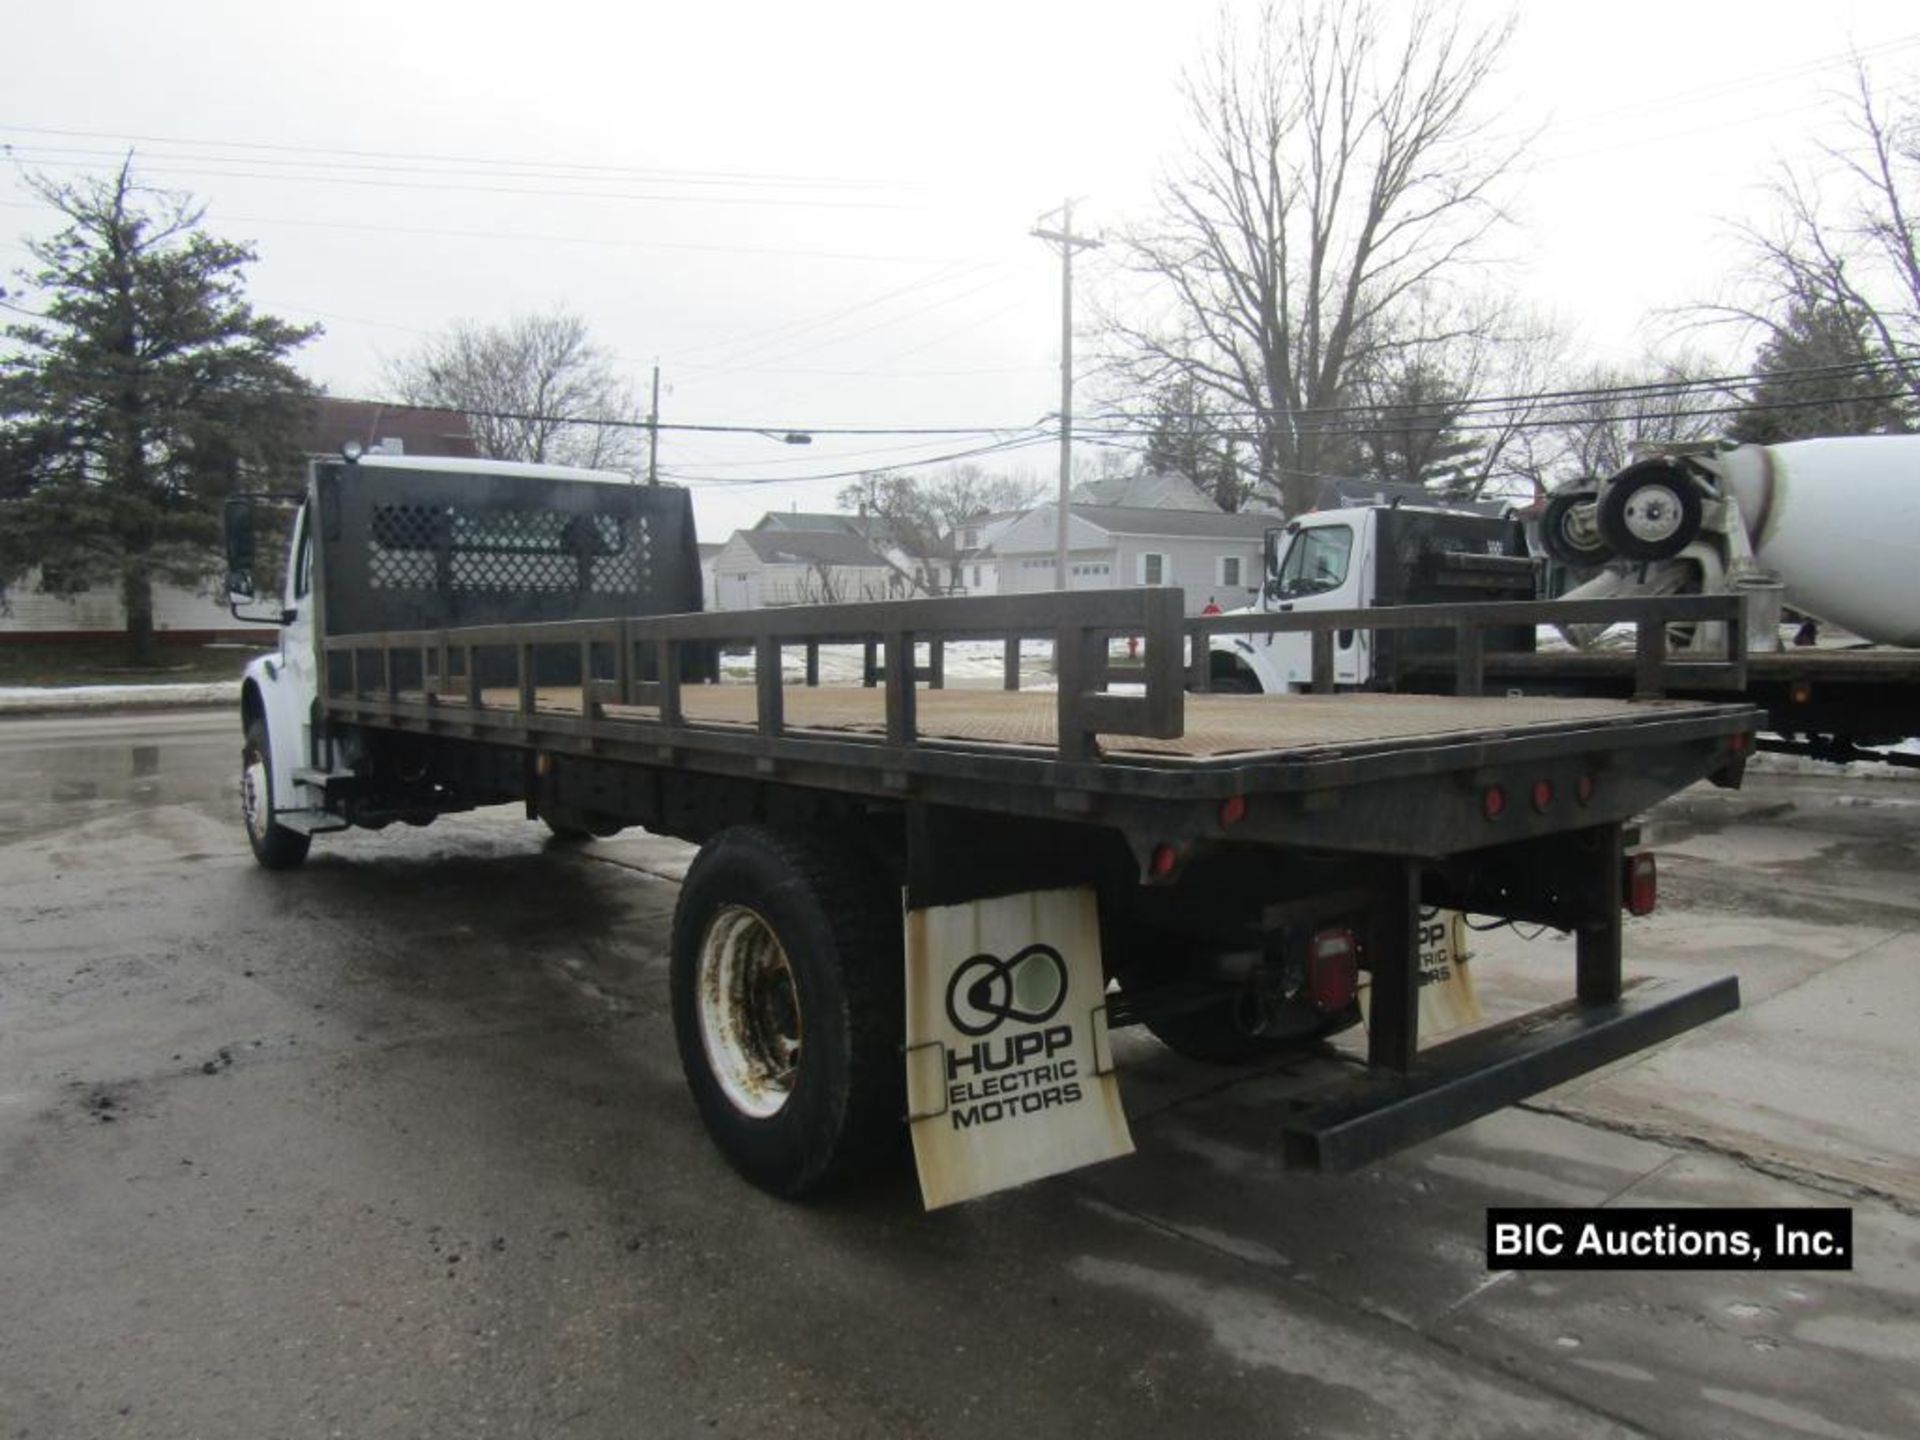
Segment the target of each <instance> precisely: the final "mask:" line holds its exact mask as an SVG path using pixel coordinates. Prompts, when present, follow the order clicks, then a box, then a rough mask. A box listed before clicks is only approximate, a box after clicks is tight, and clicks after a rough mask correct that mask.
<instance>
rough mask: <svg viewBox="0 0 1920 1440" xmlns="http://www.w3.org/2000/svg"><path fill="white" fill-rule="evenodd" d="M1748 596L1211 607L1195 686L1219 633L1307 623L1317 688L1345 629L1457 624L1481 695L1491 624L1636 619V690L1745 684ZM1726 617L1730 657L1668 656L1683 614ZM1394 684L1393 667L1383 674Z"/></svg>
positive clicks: (1196, 638)
mask: <svg viewBox="0 0 1920 1440" xmlns="http://www.w3.org/2000/svg"><path fill="white" fill-rule="evenodd" d="M1745 603H1746V602H1745V598H1744V597H1742V596H1739V595H1669V596H1661V597H1657V598H1639V597H1636V598H1622V599H1610V600H1546V601H1536V600H1518V601H1504V602H1494V603H1486V602H1473V603H1468V604H1459V605H1397V606H1383V607H1379V608H1375V609H1367V610H1308V611H1295V612H1288V613H1282V614H1273V615H1208V616H1203V617H1201V618H1199V619H1195V620H1189V621H1187V622H1186V633H1187V634H1188V635H1189V636H1190V637H1192V639H1193V642H1194V651H1195V656H1194V662H1193V665H1192V674H1191V677H1190V678H1191V681H1192V686H1193V688H1194V689H1195V690H1199V691H1206V690H1209V689H1211V688H1212V673H1211V671H1212V667H1211V665H1210V664H1209V663H1208V661H1207V638H1208V637H1209V636H1213V635H1272V634H1283V633H1295V632H1299V631H1303V630H1304V631H1308V632H1310V633H1311V634H1312V637H1313V661H1312V688H1313V690H1314V691H1315V692H1317V693H1326V692H1329V691H1331V690H1332V689H1333V688H1334V680H1333V641H1334V635H1335V633H1336V632H1337V631H1340V630H1451V631H1452V632H1453V635H1454V693H1455V694H1459V695H1480V694H1484V693H1485V688H1486V643H1485V641H1486V635H1485V632H1486V630H1487V629H1489V628H1491V627H1496V626H1510V625H1598V626H1609V625H1619V624H1630V625H1632V626H1633V627H1634V695H1635V698H1637V699H1657V698H1658V697H1660V696H1661V695H1663V694H1665V693H1666V691H1667V690H1669V689H1671V688H1674V687H1676V686H1678V685H1682V684H1686V685H1690V686H1693V687H1695V688H1701V689H1715V690H1728V691H1738V690H1741V689H1744V688H1745V686H1746V683H1747V632H1746V627H1745V624H1744V619H1743V617H1744V613H1745V611H1744V606H1745ZM1713 621H1720V622H1723V623H1724V624H1725V625H1726V635H1727V647H1726V656H1725V658H1724V659H1720V660H1704V661H1702V660H1689V661H1685V662H1675V661H1670V660H1669V659H1668V658H1667V627H1668V626H1669V625H1672V624H1676V623H1688V622H1693V623H1710V622H1713ZM1383 678H1384V679H1386V680H1387V681H1388V682H1389V683H1391V682H1392V680H1393V678H1394V677H1392V676H1387V677H1383Z"/></svg>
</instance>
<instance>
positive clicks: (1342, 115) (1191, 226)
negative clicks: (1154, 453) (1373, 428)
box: [1111, 0, 1517, 510]
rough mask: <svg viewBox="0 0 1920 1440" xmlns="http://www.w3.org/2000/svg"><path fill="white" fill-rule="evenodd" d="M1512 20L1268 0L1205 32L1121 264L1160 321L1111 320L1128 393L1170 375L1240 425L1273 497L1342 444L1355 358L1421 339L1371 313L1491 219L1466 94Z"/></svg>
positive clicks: (1485, 144)
mask: <svg viewBox="0 0 1920 1440" xmlns="http://www.w3.org/2000/svg"><path fill="white" fill-rule="evenodd" d="M1511 30H1512V22H1511V21H1510V20H1509V21H1507V22H1506V23H1504V24H1499V25H1495V26H1492V27H1490V28H1487V29H1484V30H1479V31H1468V30H1467V29H1465V28H1463V25H1462V22H1461V21H1460V19H1459V17H1458V16H1457V15H1456V14H1455V13H1454V12H1452V11H1451V10H1446V9H1442V8H1440V7H1439V6H1438V5H1436V4H1435V3H1431V0H1418V3H1416V4H1415V5H1413V6H1412V8H1411V9H1409V10H1407V11H1406V12H1404V13H1403V14H1402V13H1399V12H1396V13H1395V14H1394V15H1393V16H1391V17H1390V16H1389V15H1388V14H1386V13H1383V9H1382V8H1381V7H1376V6H1375V5H1374V4H1373V3H1372V0H1275V3H1273V4H1270V5H1269V6H1268V7H1267V8H1266V9H1265V10H1264V11H1263V12H1262V14H1261V18H1260V21H1259V28H1258V31H1257V33H1255V34H1253V35H1251V36H1246V35H1243V34H1240V33H1238V32H1237V31H1236V30H1235V29H1234V27H1233V26H1232V24H1231V22H1229V21H1227V20H1225V19H1223V20H1222V32H1221V37H1220V39H1219V41H1218V42H1217V44H1216V47H1215V48H1214V50H1213V52H1212V53H1211V55H1210V56H1209V57H1208V59H1207V61H1206V62H1205V64H1204V66H1203V67H1202V68H1201V69H1200V70H1198V71H1197V72H1195V73H1192V74H1190V75H1189V76H1188V77H1187V79H1186V80H1185V82H1184V92H1185V98H1186V101H1187V107H1188V111H1189V116H1190V119H1191V122H1192V125H1193V128H1194V132H1195V136H1196V140H1197V148H1196V149H1195V151H1194V153H1193V154H1192V155H1190V156H1189V157H1188V158H1187V159H1186V160H1185V161H1184V162H1183V163H1182V164H1181V165H1180V166H1179V168H1178V169H1176V170H1175V171H1174V172H1172V173H1170V174H1169V175H1168V176H1167V177H1166V178H1165V179H1164V180H1163V181H1162V184H1161V194H1160V201H1161V203H1160V214H1159V216H1158V218H1157V219H1156V220H1155V221H1154V222H1152V223H1150V224H1147V225H1143V226H1140V227H1137V228H1136V229H1134V230H1133V231H1132V232H1131V233H1130V234H1129V235H1128V236H1127V237H1126V238H1125V241H1124V244H1123V246H1122V255H1123V260H1124V263H1126V264H1127V265H1128V267H1129V268H1130V269H1131V270H1132V271H1134V272H1136V273H1137V274H1140V275H1143V276H1146V277H1148V278H1149V279H1150V280H1152V281H1154V282H1157V284H1158V285H1159V286H1160V287H1163V288H1164V291H1165V292H1166V293H1168V294H1169V295H1170V311H1171V313H1170V316H1169V317H1168V318H1167V320H1166V321H1164V322H1162V323H1154V322H1146V323H1139V322H1127V321H1123V320H1115V321H1113V322H1111V328H1112V331H1113V336H1114V339H1115V340H1116V342H1117V348H1118V349H1119V351H1120V352H1121V353H1122V355H1124V356H1125V357H1126V360H1127V369H1128V371H1129V373H1130V374H1131V375H1132V377H1133V378H1134V380H1135V381H1136V382H1137V383H1138V384H1139V385H1140V387H1141V388H1143V389H1147V390H1152V389H1156V388H1158V387H1159V386H1160V385H1162V384H1164V383H1166V382H1167V381H1168V380H1170V379H1172V378H1175V377H1180V376H1185V377H1190V378H1192V379H1193V380H1194V381H1196V382H1197V383H1198V384H1200V385H1201V386H1203V387H1205V388H1206V389H1207V390H1209V391H1211V392H1212V393H1213V394H1215V395H1217V396H1218V397H1219V398H1220V400H1221V401H1222V402H1224V405H1225V407H1226V408H1227V409H1228V410H1229V411H1231V412H1233V413H1234V414H1236V415H1238V416H1244V417H1246V421H1247V424H1248V427H1249V430H1250V432H1251V438H1252V440H1253V442H1254V449H1255V457H1254V469H1255V474H1256V475H1257V477H1258V481H1259V483H1260V484H1261V485H1262V486H1265V487H1268V488H1271V489H1274V490H1277V491H1278V492H1279V494H1280V497H1281V500H1282V504H1283V506H1284V507H1285V508H1286V509H1288V510H1296V509H1298V508H1300V506H1301V505H1303V504H1304V503H1305V502H1306V499H1307V496H1308V494H1309V493H1310V491H1311V489H1312V486H1313V484H1314V482H1315V480H1316V479H1317V478H1318V476H1319V474H1321V473H1324V472H1325V471H1327V470H1328V469H1329V468H1330V467H1332V466H1334V465H1337V464H1340V463H1342V462H1343V461H1344V460H1346V459H1348V458H1350V456H1351V453H1352V451H1351V445H1350V444H1347V443H1345V437H1343V436H1342V435H1341V434H1340V430H1339V426H1338V424H1337V423H1335V420H1334V417H1335V415H1336V414H1337V411H1338V407H1340V406H1342V405H1343V404H1344V403H1345V402H1346V401H1347V400H1348V398H1349V390H1350V388H1351V382H1352V380H1353V376H1354V371H1355V369H1356V367H1357V366H1361V365H1364V364H1366V363H1368V362H1369V361H1370V360H1373V359H1375V358H1376V356H1377V354H1378V352H1380V351H1381V350H1383V349H1385V348H1389V347H1399V348H1419V347H1422V346H1425V345H1428V344H1431V343H1434V342H1436V341H1438V340H1441V339H1444V338H1445V337H1444V336H1441V335H1431V334H1407V333H1405V332H1404V331H1396V330H1395V329H1394V328H1393V327H1390V326H1388V325H1386V324H1385V323H1384V322H1385V320H1386V318H1387V317H1388V316H1390V315H1391V314H1393V313H1394V312H1395V310H1396V309H1397V308H1399V307H1401V306H1402V305H1404V304H1405V303H1406V302H1408V300H1409V299H1410V297H1412V296H1414V295H1416V294H1418V293H1419V292H1421V291H1422V290H1423V289H1426V288H1429V287H1431V286H1433V285H1434V284H1435V283H1436V282H1437V281H1440V280H1442V279H1444V278H1446V277H1447V276H1449V275H1451V274H1453V273H1456V272H1457V271H1458V270H1459V269H1460V267H1461V266H1462V265H1463V264H1465V263H1466V262H1468V261H1470V260H1471V259H1472V258H1474V256H1475V255H1476V252H1477V250H1478V247H1479V245H1480V242H1481V241H1482V240H1483V239H1484V238H1485V236H1486V234H1487V232H1488V231H1489V229H1490V228H1491V227H1492V226H1493V225H1495V224H1496V223H1497V221H1498V220H1499V218H1500V216H1499V211H1498V208H1497V206H1495V204H1494V203H1493V202H1492V198H1491V192H1492V188H1493V186H1494V184H1495V182H1496V181H1497V180H1498V179H1499V178H1500V177H1501V176H1502V175H1503V174H1504V173H1505V171H1506V170H1507V168H1508V167H1509V165H1510V163H1511V162H1512V160H1513V158H1514V155H1515V153H1516V149H1517V147H1509V148H1501V147H1499V146H1497V145H1496V144H1494V143H1493V142H1492V140H1491V138H1490V137H1489V135H1488V132H1487V126H1486V125H1485V124H1484V123H1483V122H1482V121H1481V120H1480V119H1479V118H1478V116H1477V114H1476V111H1475V102H1476V100H1477V97H1478V95H1479V92H1480V90H1481V87H1482V85H1483V83H1484V82H1485V81H1486V79H1487V77H1488V75H1489V74H1490V73H1491V71H1492V70H1493V68H1494V65H1495V63H1496V61H1497V60H1498V58H1499V56H1500V53H1501V51H1502V49H1503V48H1504V46H1505V43H1506V41H1507V38H1508V36H1509V34H1510V33H1511Z"/></svg>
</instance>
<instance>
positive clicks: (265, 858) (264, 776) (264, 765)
mask: <svg viewBox="0 0 1920 1440" xmlns="http://www.w3.org/2000/svg"><path fill="white" fill-rule="evenodd" d="M277 808H278V807H277V804H276V802H275V799H274V793H273V747H272V745H271V744H270V742H269V741H268V739H267V722H266V721H265V720H264V719H262V718H260V717H259V716H257V715H256V716H255V717H254V718H253V719H251V720H249V721H247V731H246V741H245V743H244V744H243V745H242V747H241V750H240V814H241V818H242V819H244V820H245V821H246V823H247V843H248V844H249V845H251V846H252V847H253V858H254V859H256V860H258V861H259V862H260V863H261V864H262V865H264V866H265V867H266V868H267V869H269V870H291V869H293V868H294V866H296V865H298V864H299V863H300V862H301V861H302V860H305V859H306V858H307V850H308V849H309V847H311V846H312V844H313V837H312V836H311V835H302V834H300V833H299V832H298V831H296V830H289V829H287V827H286V826H284V825H282V824H280V823H279V822H278V821H276V820H275V819H274V818H273V816H274V811H275V810H276V809H277Z"/></svg>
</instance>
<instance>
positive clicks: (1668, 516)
mask: <svg viewBox="0 0 1920 1440" xmlns="http://www.w3.org/2000/svg"><path fill="white" fill-rule="evenodd" d="M1684 511H1685V507H1684V506H1682V505H1681V503H1680V497H1679V496H1678V495H1676V494H1675V493H1674V492H1673V491H1671V490H1669V489H1667V488H1666V487H1665V486H1664V485H1656V486H1649V487H1648V488H1647V489H1644V490H1642V491H1641V492H1640V493H1639V494H1637V495H1635V496H1633V497H1632V498H1631V499H1629V500H1628V501H1627V503H1626V506H1625V508H1624V509H1623V511H1622V513H1621V517H1620V518H1621V519H1622V520H1623V521H1624V522H1625V524H1626V527H1627V533H1628V534H1630V535H1632V536H1633V538H1634V539H1636V540H1640V541H1643V542H1645V543H1646V544H1649V545H1657V544H1659V543H1660V542H1661V541H1663V540H1670V539H1672V538H1673V536H1674V535H1675V533H1677V532H1678V531H1679V529H1680V519H1681V516H1682V514H1683V513H1684Z"/></svg>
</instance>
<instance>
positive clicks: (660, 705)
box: [321, 586, 1185, 762]
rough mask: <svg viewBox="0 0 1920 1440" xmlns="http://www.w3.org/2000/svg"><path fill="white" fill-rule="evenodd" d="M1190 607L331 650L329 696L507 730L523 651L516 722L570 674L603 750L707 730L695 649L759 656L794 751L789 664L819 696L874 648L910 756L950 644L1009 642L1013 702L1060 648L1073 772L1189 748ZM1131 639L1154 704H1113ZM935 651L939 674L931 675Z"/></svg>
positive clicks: (973, 607)
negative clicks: (484, 718) (1136, 741)
mask: <svg viewBox="0 0 1920 1440" xmlns="http://www.w3.org/2000/svg"><path fill="white" fill-rule="evenodd" d="M1184 603H1185V602H1184V596H1183V594H1182V592H1181V591H1179V590H1177V589H1172V588H1167V587H1158V586H1156V587H1147V588H1140V589H1127V590H1101V591H1084V592H1078V593H1074V592H1068V593H1064V594H1063V593H1057V592H1056V593H1047V594H1038V595H1000V596H975V597H962V598H940V599H916V600H897V601H894V600H883V601H873V602H864V603H859V604H844V605H804V606H791V607H780V608H773V609H759V610H739V611H718V612H711V613H706V614H687V615H663V616H648V617H635V618H628V619H619V620H566V621H556V622H548V623H541V624H524V625H482V626H466V627H460V628H456V629H445V630H414V631H397V632H382V633H367V634H352V635H329V636H326V637H325V638H324V639H323V640H322V642H321V646H322V650H323V652H324V654H323V657H322V665H321V670H322V682H323V683H322V691H321V693H322V700H323V703H324V704H326V705H327V706H328V707H329V708H332V709H336V710H339V711H341V712H343V713H347V714H350V715H353V716H356V717H361V718H364V717H367V716H377V715H378V714H379V713H380V712H381V710H382V709H388V710H392V709H396V708H397V707H399V706H401V705H402V703H403V700H402V697H403V694H408V693H411V692H415V691H417V692H419V694H420V697H421V698H420V700H419V702H417V703H420V704H424V705H426V706H427V707H429V708H447V709H465V710H468V711H473V712H478V711H481V710H486V711H487V712H488V713H489V714H490V715H500V714H501V713H502V712H501V710H500V707H499V706H497V705H489V704H488V703H487V702H486V700H485V698H484V694H483V692H484V691H485V690H486V689H487V688H489V687H487V686H486V685H485V684H484V683H483V676H484V675H485V673H486V672H487V670H488V669H489V665H488V664H487V659H488V655H489V652H500V651H507V652H510V654H511V657H512V658H511V664H510V672H509V673H510V674H511V676H512V684H513V688H514V693H515V696H516V702H515V704H514V707H513V710H512V711H511V712H510V717H511V718H517V719H518V721H519V723H520V725H521V726H522V727H523V728H524V727H525V726H527V725H529V724H530V723H531V721H532V717H533V716H534V714H535V712H536V709H537V707H538V700H539V690H540V687H541V685H542V684H543V683H553V682H551V681H542V680H541V679H540V676H541V675H542V674H543V673H544V674H548V675H551V674H553V673H555V671H556V669H558V670H560V671H562V672H564V673H569V674H570V676H571V683H574V684H577V685H578V686H579V688H580V691H581V700H580V716H581V720H582V722H583V724H584V725H585V727H586V734H587V736H588V738H589V739H592V738H593V736H594V734H595V733H596V730H597V729H598V728H600V727H612V726H615V725H618V726H620V727H622V728H626V727H629V726H630V725H631V724H632V723H633V722H632V721H630V720H627V719H614V718H610V717H608V716H607V715H606V713H605V707H606V706H607V705H609V704H613V705H619V706H622V707H628V706H639V707H645V708H654V709H656V710H657V712H658V719H657V721H656V722H655V723H656V724H657V725H658V726H660V727H662V728H665V729H669V730H689V729H699V728H703V727H701V726H699V725H698V724H697V723H696V722H692V721H689V720H688V718H687V716H686V714H685V712H684V711H683V709H682V707H681V703H680V687H681V679H680V677H681V676H682V674H684V673H685V671H684V663H683V662H684V660H685V657H686V656H687V654H688V653H689V650H690V648H691V647H696V646H712V645H714V644H716V643H717V644H741V643H745V644H747V645H749V646H750V647H751V648H752V652H753V656H754V682H753V683H754V685H755V687H756V695H755V700H756V719H757V723H756V727H755V728H756V733H757V735H758V737H759V738H760V739H761V740H763V741H766V742H778V741H780V740H781V739H782V738H783V737H784V736H785V734H786V719H785V710H784V704H783V698H782V690H783V685H784V677H783V674H782V665H781V659H782V652H783V651H784V650H785V649H787V648H790V647H791V648H798V649H803V650H804V651H805V653H806V679H807V683H808V684H817V683H818V681H819V650H820V647H821V646H822V645H829V644H855V645H869V644H871V645H875V646H877V647H879V649H880V650H882V651H883V652H884V655H885V661H886V663H885V669H884V677H885V690H886V695H885V701H886V742H887V744H888V745H889V746H910V745H912V744H914V743H915V741H916V740H917V738H918V726H917V723H916V718H915V701H914V696H915V688H916V682H917V680H918V679H920V678H926V679H928V680H929V682H930V683H931V684H932V685H934V686H935V687H936V688H937V687H938V686H940V685H941V684H942V683H944V682H943V678H942V670H943V663H942V658H941V657H942V650H943V647H944V646H945V645H946V644H949V643H952V642H954V641H960V640H994V641H999V642H1000V643H1001V644H1002V645H1003V646H1004V647H1005V651H1004V653H1005V663H1004V667H1003V673H1004V677H1005V682H1004V683H1005V688H1007V689H1010V690H1011V689H1018V688H1019V647H1020V642H1021V641H1022V640H1023V639H1035V638H1047V639H1051V640H1052V641H1053V644H1054V656H1055V665H1056V668H1057V671H1058V695H1057V709H1056V718H1057V724H1058V729H1057V731H1056V734H1057V737H1058V748H1059V758H1060V759H1061V760H1062V761H1070V762H1077V761H1085V760H1089V759H1091V758H1093V757H1094V755H1095V754H1096V753H1097V744H1096V737H1097V736H1098V735H1101V734H1108V735H1128V736H1143V737H1152V738H1157V739H1176V738H1178V737H1179V736H1180V735H1181V734H1182V733H1183V732H1184V729H1185V666H1184V645H1183V640H1182V635H1181V628H1180V627H1181V617H1182V615H1183V614H1184ZM1120 635H1132V636H1139V637H1143V638H1144V640H1145V653H1144V656H1143V659H1144V664H1143V665H1142V667H1141V668H1140V669H1139V670H1138V671H1137V672H1132V673H1130V674H1129V675H1128V677H1127V678H1129V679H1133V680H1137V681H1139V682H1141V683H1142V685H1143V693H1142V694H1139V695H1117V694H1110V693H1107V691H1106V689H1105V687H1106V685H1107V684H1108V682H1109V680H1110V678H1112V677H1111V676H1110V674H1109V671H1108V666H1107V642H1108V640H1109V639H1110V638H1112V637H1114V636H1120ZM922 643H925V644H926V645H927V646H928V649H929V658H930V662H931V663H930V664H929V665H928V666H925V667H918V666H917V665H916V649H917V646H918V645H920V644H922ZM456 662H457V663H456ZM493 668H495V669H496V673H498V671H499V670H500V669H501V668H502V667H498V666H495V667H493ZM563 683H565V682H563ZM406 703H415V702H411V701H409V702H406Z"/></svg>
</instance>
